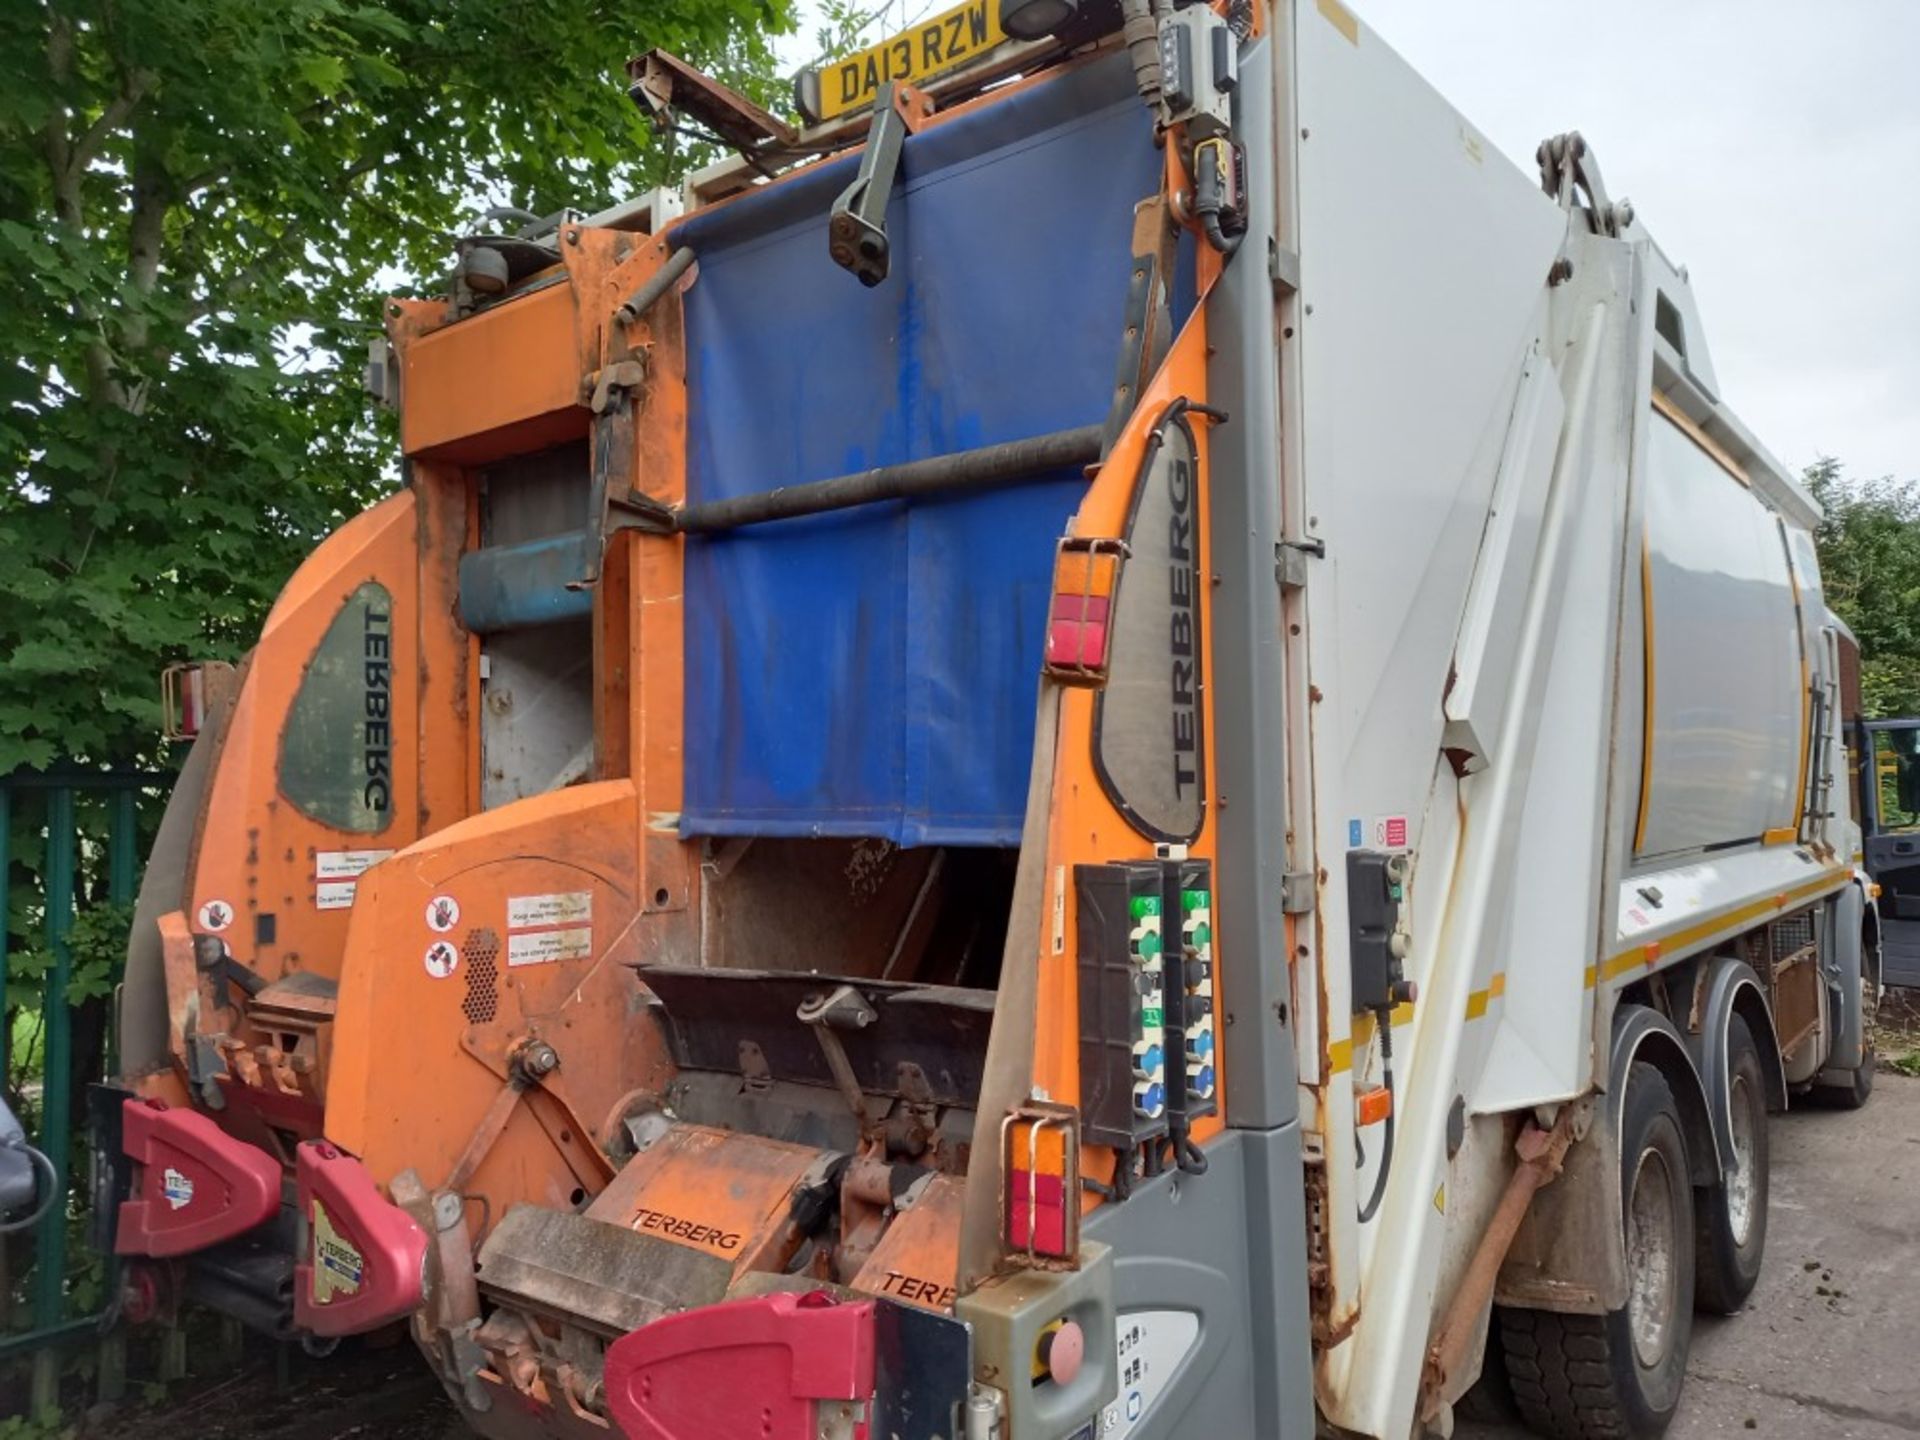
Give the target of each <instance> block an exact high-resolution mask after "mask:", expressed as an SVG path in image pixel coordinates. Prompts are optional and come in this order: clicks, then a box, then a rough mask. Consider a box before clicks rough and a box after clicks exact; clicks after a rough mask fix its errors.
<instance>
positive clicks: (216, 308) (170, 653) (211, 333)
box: [0, 0, 790, 774]
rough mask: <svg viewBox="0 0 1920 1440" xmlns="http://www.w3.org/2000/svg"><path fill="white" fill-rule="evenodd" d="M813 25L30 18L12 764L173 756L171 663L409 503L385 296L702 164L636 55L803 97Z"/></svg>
mask: <svg viewBox="0 0 1920 1440" xmlns="http://www.w3.org/2000/svg"><path fill="white" fill-rule="evenodd" d="M789 3H790V0H649V3H648V4H646V5H641V6H635V5H629V4H618V3H613V0H582V3H578V4H571V5H554V4H550V3H545V0H279V3H276V4H273V5H262V4H259V3H257V0H11V3H8V4H4V5H0V466H4V473H5V475H6V479H5V481H4V482H0V555H4V556H5V557H6V558H5V561H4V563H0V774H4V773H6V772H7V771H9V770H11V769H13V768H15V767H17V766H20V765H29V766H44V765H47V764H48V763H50V762H52V761H54V760H55V759H56V758H61V757H73V758H77V759H80V760H82V761H85V762H90V763H109V762H126V761H130V760H136V759H143V758H147V759H150V758H151V737H152V735H153V733H154V730H155V728H156V720H157V701H156V692H155V675H156V673H157V671H158V669H159V667H160V666H161V664H163V663H164V662H165V661H168V660H171V659H176V658H181V657H185V656H189V655H192V656H214V657H232V656H234V655H236V654H237V653H238V652H240V651H241V650H243V649H244V648H245V647H246V646H247V645H248V644H250V643H251V641H252V639H253V637H254V636H255V635H256V634H257V633H258V629H259V625H260V622H261V620H262V618H263V616H264V613H265V610H266V607H267V606H268V605H269V604H270V603H271V600H272V598H273V596H274V594H275V593H276V592H277V591H278V589H279V587H280V585H281V584H282V582H283V581H284V580H285V578H286V576H287V574H288V573H289V572H290V571H291V569H292V568H293V566H294V565H295V564H296V563H298V561H299V559H300V557H301V556H302V555H303V554H304V553H305V552H306V551H307V550H308V549H310V548H311V547H312V545H313V544H314V542H315V541H316V540H317V539H318V538H319V537H320V536H321V535H323V534H324V533H326V532H327V531H328V530H331V529H333V528H334V527H335V526H337V525H338V524H339V522H340V521H341V520H342V519H344V518H345V517H346V516H348V515H351V514H353V513H354V512H356V511H358V510H360V509H361V508H363V507H364V506H365V505H366V504H367V503H368V501H369V500H370V499H371V498H373V497H374V496H375V495H376V494H377V493H378V492H379V491H380V490H381V489H382V488H383V487H384V486H385V485H386V484H388V483H389V478H388V477H389V476H390V475H391V464H390V459H389V455H388V448H387V436H386V435H385V434H384V433H383V432H382V430H381V429H380V427H379V425H378V423H377V422H376V421H374V420H373V419H372V417H371V416H370V415H369V412H368V409H367V407H366V406H365V404H364V403H363V401H362V398H361V395H360V393H359V377H358V360H357V357H358V356H359V355H361V354H364V350H365V346H366V343H367V341H368V340H369V339H370V338H371V337H373V336H374V335H375V334H377V333H378V331H377V322H378V317H379V311H378V301H379V297H380V295H381V293H382V292H383V291H384V290H388V289H398V290H403V291H412V292H415V293H425V292H427V291H430V290H432V289H435V288H437V283H438V282H437V277H438V276H439V274H440V273H441V272H442V271H443V270H444V268H445V266H446V264H447V262H448V259H449V256H450V246H451V239H452V236H453V234H454V233H455V232H456V231H458V230H459V229H460V228H461V227H462V226H463V224H466V223H468V222H469V221H470V219H471V217H473V216H474V215H475V214H476V213H477V211H478V210H479V209H481V208H483V207H484V206H485V205H487V204H489V203H510V204H514V205H518V206H521V207H524V208H526V209H529V210H533V211H536V212H539V213H543V214H544V213H548V212H550V211H552V210H555V209H558V208H560V207H562V206H567V205H571V206H574V207H577V208H580V209H592V208H597V207H598V206H599V205H602V204H604V203H606V202H607V201H608V200H610V199H611V198H613V197H615V196H616V195H618V194H621V193H627V192H629V191H631V190H634V189H638V188H642V187H644V186H645V185H649V184H653V183H657V182H658V181H659V180H660V179H663V178H665V175H666V174H667V172H669V171H670V170H677V169H679V168H681V166H682V165H683V164H684V163H685V159H686V157H684V156H681V157H675V156H674V155H673V153H672V150H673V147H674V146H675V145H676V144H680V143H681V142H680V141H679V140H678V138H677V137H674V136H672V135H669V136H666V137H664V138H656V137H655V136H653V135H652V134H651V133H650V132H649V131H648V129H647V127H646V125H645V124H644V122H643V120H642V119H641V117H640V116H639V115H638V114H637V113H636V112H635V111H634V109H633V108H632V106H631V105H630V104H629V103H628V101H627V100H626V97H625V94H624V83H623V76H622V74H621V65H622V62H623V61H624V60H625V59H626V58H627V57H628V56H629V55H630V54H632V53H634V52H637V51H640V50H643V49H646V48H648V47H650V46H654V45H664V46H666V47H668V48H670V49H673V50H675V51H677V52H679V53H682V54H685V55H688V56H689V57H691V58H693V59H695V60H696V61H697V62H698V63H702V64H706V65H709V66H712V67H714V68H716V69H718V70H719V71H720V72H721V73H722V74H725V75H728V76H729V77H730V78H733V79H734V80H735V82H736V83H740V84H742V85H743V86H744V87H745V88H747V89H749V90H752V91H755V92H756V93H758V94H759V95H761V96H762V97H763V98H771V95H772V89H773V80H772V77H773V74H774V70H775V66H774V63H773V59H772V55H771V52H770V50H769V48H768V46H769V39H768V36H769V34H770V33H773V32H777V31H779V30H781V29H784V28H785V27H786V26H787V25H788V24H789V23H790V14H789V10H788V8H787V7H788V4H789Z"/></svg>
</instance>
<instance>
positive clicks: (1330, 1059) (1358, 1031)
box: [1327, 971, 1507, 1075]
mask: <svg viewBox="0 0 1920 1440" xmlns="http://www.w3.org/2000/svg"><path fill="white" fill-rule="evenodd" d="M1506 993H1507V977H1506V974H1505V972H1504V971H1503V972H1502V973H1500V974H1498V975H1496V976H1494V977H1493V979H1491V980H1489V981H1488V982H1487V988H1486V989H1484V990H1476V991H1474V992H1473V993H1472V994H1471V995H1469V996H1467V1019H1469V1020H1478V1019H1479V1018H1480V1017H1481V1016H1482V1015H1484V1014H1486V1013H1487V1002H1488V1001H1490V1000H1492V999H1493V998H1494V997H1495V996H1497V995H1504V994H1506ZM1412 1022H1413V1006H1411V1005H1396V1006H1394V1007H1393V1023H1394V1025H1395V1026H1401V1025H1408V1024H1411V1023H1412ZM1377 1028H1378V1027H1377V1026H1376V1024H1375V1023H1374V1018H1373V1016H1372V1015H1370V1014H1368V1015H1361V1016H1358V1017H1356V1018H1355V1020H1354V1022H1353V1034H1352V1035H1351V1036H1350V1037H1349V1038H1347V1039H1345V1040H1336V1041H1334V1042H1333V1044H1331V1045H1329V1046H1328V1047H1327V1073H1328V1074H1329V1075H1339V1074H1343V1073H1344V1072H1346V1071H1348V1070H1351V1069H1352V1068H1353V1047H1354V1046H1355V1045H1365V1044H1367V1043H1368V1042H1370V1041H1371V1040H1372V1039H1373V1032H1374V1031H1375V1030H1376V1029H1377Z"/></svg>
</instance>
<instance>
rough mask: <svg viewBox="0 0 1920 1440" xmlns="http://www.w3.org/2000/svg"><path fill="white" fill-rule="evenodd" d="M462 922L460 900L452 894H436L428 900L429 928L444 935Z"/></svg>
mask: <svg viewBox="0 0 1920 1440" xmlns="http://www.w3.org/2000/svg"><path fill="white" fill-rule="evenodd" d="M459 923H460V902H459V901H458V900H456V899H454V898H453V896H451V895H436V896H434V897H433V899H431V900H429V901H428V902H427V928H428V929H429V930H432V931H433V932H435V933H436V934H439V935H444V934H446V933H447V931H449V930H451V929H453V927H454V926H456V925H458V924H459Z"/></svg>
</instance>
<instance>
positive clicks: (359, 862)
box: [313, 850, 393, 880]
mask: <svg viewBox="0 0 1920 1440" xmlns="http://www.w3.org/2000/svg"><path fill="white" fill-rule="evenodd" d="M391 854H393V851H391V850H322V851H321V852H320V853H319V854H317V855H315V856H314V857H313V865H314V871H313V878H314V879H316V880H354V879H358V878H359V877H360V876H362V875H364V874H366V873H367V871H369V870H371V869H372V868H373V867H374V866H376V865H378V864H379V863H380V862H381V861H382V860H384V859H386V858H387V857H388V856H389V855H391Z"/></svg>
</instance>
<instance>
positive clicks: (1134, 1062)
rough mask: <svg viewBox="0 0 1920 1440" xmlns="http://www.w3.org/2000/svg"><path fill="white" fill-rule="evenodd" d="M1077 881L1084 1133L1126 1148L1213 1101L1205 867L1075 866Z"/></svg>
mask: <svg viewBox="0 0 1920 1440" xmlns="http://www.w3.org/2000/svg"><path fill="white" fill-rule="evenodd" d="M1074 883H1075V893H1076V896H1077V899H1078V902H1079V903H1078V910H1079V924H1078V939H1079V971H1080V1111H1081V1116H1082V1123H1083V1127H1084V1134H1085V1136H1086V1138H1087V1140H1088V1141H1090V1142H1092V1143H1094V1144H1097V1145H1113V1146H1120V1147H1127V1146H1132V1145H1135V1144H1139V1143H1141V1142H1142V1141H1146V1140H1150V1139H1153V1138H1155V1137H1157V1136H1161V1135H1165V1134H1167V1133H1168V1126H1169V1122H1170V1121H1183V1120H1185V1119H1188V1118H1191V1117H1192V1116H1194V1115H1206V1114H1211V1113H1212V1112H1213V1110H1214V1108H1215V1100H1214V1095H1215V1092H1216V1090H1217V1080H1216V1071H1215V1055H1214V1043H1215V1042H1214V1032H1213V893H1212V891H1213V882H1212V869H1211V866H1210V865H1209V864H1208V862H1206V861H1204V860H1135V861H1123V862H1119V863H1116V864H1111V865H1081V866H1077V867H1076V868H1075V871H1074Z"/></svg>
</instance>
